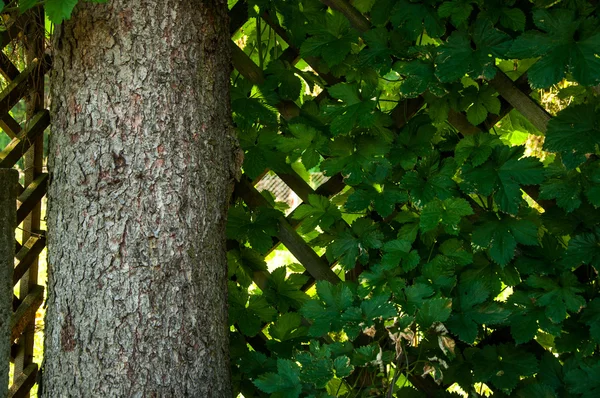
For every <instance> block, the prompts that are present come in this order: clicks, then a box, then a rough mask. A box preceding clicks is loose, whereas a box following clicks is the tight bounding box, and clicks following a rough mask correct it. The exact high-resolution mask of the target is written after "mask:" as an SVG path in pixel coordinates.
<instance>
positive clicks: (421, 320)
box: [417, 297, 452, 330]
mask: <svg viewBox="0 0 600 398" xmlns="http://www.w3.org/2000/svg"><path fill="white" fill-rule="evenodd" d="M451 312H452V300H450V299H446V298H441V297H437V298H432V299H428V300H425V302H424V303H423V305H422V306H421V309H420V310H419V312H417V323H418V324H419V326H421V328H422V329H421V330H427V329H428V328H429V327H430V326H431V325H432V324H433V323H434V322H446V320H447V319H448V317H450V313H451Z"/></svg>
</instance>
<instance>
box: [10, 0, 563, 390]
mask: <svg viewBox="0 0 600 398" xmlns="http://www.w3.org/2000/svg"><path fill="white" fill-rule="evenodd" d="M322 1H323V3H325V4H326V5H328V6H330V7H332V8H334V9H336V10H338V11H340V12H341V13H342V14H343V15H345V16H346V17H347V18H348V20H349V21H350V23H351V24H352V26H353V27H354V28H355V29H356V30H357V31H358V32H360V33H364V32H366V31H368V30H369V29H370V28H371V26H370V22H369V21H368V20H367V19H365V18H364V16H363V15H362V14H361V13H360V12H358V11H356V9H354V8H353V7H352V6H351V5H350V4H349V3H348V2H347V1H346V0H322ZM247 10H248V5H247V3H246V2H245V1H242V0H240V1H238V3H237V4H236V5H235V6H234V7H233V8H232V9H231V11H230V33H231V34H232V35H233V34H235V33H236V32H237V31H238V30H239V29H240V28H241V27H242V26H243V25H244V24H245V23H246V22H247V20H248V14H247ZM261 18H262V20H264V22H265V23H267V24H268V25H269V26H270V27H271V28H272V29H273V30H274V31H275V32H276V33H277V35H278V36H279V38H280V39H281V40H283V41H285V42H286V43H287V44H288V47H287V49H286V50H285V51H284V52H283V53H282V54H281V56H280V57H279V59H280V60H282V61H285V62H288V63H290V64H295V63H297V62H298V61H299V60H300V59H301V57H300V51H299V49H298V48H296V47H295V46H294V45H293V43H292V42H291V40H289V37H288V35H287V33H286V31H285V30H284V29H283V28H282V27H281V26H279V25H278V23H277V19H276V18H273V17H272V16H270V15H269V14H268V13H266V12H263V13H262V14H261ZM43 22H44V19H43V14H42V11H41V9H37V10H35V11H34V12H29V13H27V14H25V15H23V16H19V17H15V18H13V19H11V20H10V21H9V23H8V24H7V25H8V29H7V30H6V31H4V32H3V33H2V34H0V46H2V47H3V48H4V47H5V46H7V45H8V44H10V43H16V41H17V40H18V41H19V43H20V45H23V46H24V47H25V48H26V54H27V57H26V58H27V62H26V68H24V69H23V70H22V71H20V70H19V69H18V68H17V67H16V66H15V65H14V64H13V63H12V62H11V60H10V59H9V57H8V56H7V55H6V54H4V53H0V73H1V74H2V75H3V76H4V78H5V79H6V81H8V82H9V84H8V86H7V87H6V88H5V89H4V90H3V91H2V93H0V128H2V130H3V133H0V134H8V135H9V136H10V137H11V138H12V141H11V142H10V144H9V145H8V146H7V147H6V148H0V149H2V152H0V168H12V167H13V166H14V165H15V164H17V162H18V161H19V160H20V159H24V179H23V183H22V185H19V186H18V206H19V207H18V209H17V216H16V218H17V223H22V244H19V243H18V242H15V248H16V249H15V253H16V256H15V258H16V261H15V267H14V269H13V275H14V276H13V286H16V285H18V286H19V297H16V296H15V297H14V303H13V309H14V313H13V316H12V320H11V328H12V332H11V343H12V348H11V361H12V362H13V363H14V382H13V384H12V386H11V387H10V390H9V396H14V397H24V396H28V394H29V391H30V389H31V387H32V386H33V385H34V383H35V380H36V375H37V365H36V364H35V363H33V338H34V323H35V313H36V310H37V309H38V307H39V306H40V304H41V303H42V300H43V288H42V287H41V286H39V285H38V280H37V278H38V270H37V257H38V255H39V254H40V253H41V251H42V250H43V249H44V247H45V242H46V241H45V232H44V231H41V230H40V208H41V207H40V201H41V199H42V197H43V196H44V195H45V193H46V185H47V181H48V174H47V173H45V172H44V171H43V132H44V130H45V129H46V127H47V126H48V125H49V122H50V118H49V114H48V111H47V110H45V109H44V104H43V97H44V95H43V94H44V74H45V73H46V72H47V70H48V69H49V67H50V61H49V59H48V58H47V57H46V56H45V55H44V37H45V32H44V23H43ZM231 50H232V61H233V64H234V67H235V69H236V70H237V71H238V72H239V73H240V74H241V75H242V76H244V77H245V78H246V79H247V80H248V81H250V82H252V83H254V84H256V85H259V84H261V83H263V82H264V80H265V78H264V76H263V71H262V69H261V68H260V67H259V66H258V65H256V64H255V63H254V62H253V61H252V60H251V59H250V57H249V56H248V55H246V54H245V53H244V51H243V50H242V49H240V48H239V47H238V46H237V45H235V43H234V42H233V41H232V42H231ZM304 61H306V62H307V63H308V64H309V65H310V66H311V67H312V69H313V70H314V71H315V72H316V73H317V74H319V76H320V77H321V78H322V79H323V80H324V81H325V82H327V84H330V85H333V84H336V83H338V80H337V79H336V78H335V77H333V76H331V75H329V74H327V73H323V71H322V70H320V68H319V66H318V63H317V62H315V60H314V59H310V58H307V59H304ZM489 83H490V86H492V87H493V88H494V89H495V90H496V91H497V92H498V93H499V96H500V99H501V103H502V108H501V112H500V113H499V115H490V116H489V117H488V118H487V120H486V121H485V122H484V123H482V125H480V126H473V125H472V124H470V123H469V122H468V120H467V118H466V116H465V115H464V114H462V113H458V112H454V111H450V115H449V122H450V123H451V124H452V125H453V126H454V127H455V128H456V129H457V130H458V131H459V132H460V133H461V134H463V135H470V134H474V133H477V132H478V131H480V130H482V129H485V130H489V129H490V128H491V127H492V126H494V125H495V124H496V123H497V122H498V121H500V120H501V119H502V118H503V117H504V116H505V115H507V114H508V112H510V111H511V110H512V109H516V110H517V111H519V112H520V113H521V114H522V115H523V116H524V117H526V118H527V119H528V120H529V121H530V122H531V123H532V124H533V125H534V126H535V127H536V128H537V129H539V130H540V131H541V132H545V131H546V125H547V123H548V121H549V120H550V118H551V116H550V115H549V114H548V112H546V111H545V110H544V109H543V108H542V107H541V106H540V105H539V104H537V103H536V102H535V101H534V100H533V99H532V98H531V97H530V96H529V94H530V92H531V89H530V88H529V85H528V84H527V79H526V77H525V76H522V77H521V78H519V79H518V80H516V81H512V80H511V79H510V78H509V77H507V76H506V75H505V74H504V73H502V72H501V71H499V70H498V71H497V73H496V77H495V78H494V79H493V80H491V81H490V82H489ZM325 95H326V93H325V92H324V93H323V94H322V96H323V97H324V96H325ZM22 99H24V100H25V103H26V107H27V122H26V123H25V124H24V126H20V125H19V123H18V122H17V121H15V120H14V119H13V118H12V117H11V115H10V114H9V112H10V110H11V109H12V108H13V107H14V106H15V105H16V104H17V103H18V102H19V101H21V100H22ZM423 104H424V100H423V99H422V98H416V99H409V100H405V101H401V102H400V103H399V104H398V106H397V107H396V108H395V109H394V111H392V117H393V119H394V124H395V126H394V127H393V128H394V129H396V130H399V129H401V128H402V127H403V126H404V125H405V124H406V123H407V121H408V120H409V119H410V118H411V117H412V116H413V115H414V114H415V113H416V112H417V111H418V110H419V109H420V108H421V107H422V106H423ZM277 109H278V111H279V112H280V114H281V117H283V118H284V119H291V118H293V117H295V116H297V115H299V114H300V113H301V110H300V108H299V107H298V106H297V105H296V104H295V103H294V102H291V101H282V102H281V103H280V104H278V105H277ZM277 175H278V177H279V178H280V179H281V180H282V181H283V182H284V183H285V184H286V185H287V186H288V187H289V188H290V189H291V190H293V191H294V192H295V193H296V194H297V195H298V197H299V198H300V199H301V200H302V201H305V202H306V201H308V196H309V195H311V194H315V193H316V194H318V195H323V196H326V197H332V196H334V195H336V194H338V193H339V192H341V191H342V190H343V189H344V188H345V187H346V185H345V184H344V181H343V177H342V176H341V175H339V174H338V175H336V176H333V177H332V178H330V179H329V180H328V181H326V182H325V183H323V184H322V185H320V186H319V187H318V188H317V189H313V188H311V186H310V185H309V184H308V183H307V182H306V181H305V180H304V179H303V178H302V177H300V176H299V175H298V174H296V173H294V172H293V171H288V172H286V173H277ZM256 183H257V181H250V180H249V179H248V178H243V179H242V181H241V182H240V183H239V184H238V185H237V186H236V190H235V192H236V195H238V196H239V197H241V198H242V199H243V200H244V202H245V203H246V204H247V205H248V206H249V207H250V208H256V207H259V206H266V207H269V206H270V204H269V203H268V202H267V201H266V200H265V199H264V198H263V196H262V195H261V194H260V193H259V192H258V191H257V190H256V188H255V187H254V185H255V184H256ZM527 189H528V192H527V193H528V194H529V195H530V196H531V197H532V198H533V199H537V194H538V193H537V192H536V191H535V189H536V187H534V186H528V187H527ZM541 204H542V206H543V207H548V206H553V205H554V202H553V201H544V202H542V203H541ZM297 224H298V223H297V221H295V220H294V219H293V218H292V215H289V216H288V217H283V216H282V217H280V218H279V232H278V235H277V238H278V241H274V242H273V249H275V248H276V247H277V246H278V245H279V244H283V245H284V246H285V247H286V248H287V249H288V250H289V251H290V252H291V253H292V254H293V255H294V256H295V257H296V259H297V260H298V261H299V262H300V263H301V264H302V265H303V266H304V268H305V269H306V274H307V275H308V276H309V277H310V280H309V282H308V283H307V284H306V285H305V287H304V289H305V290H307V289H308V288H309V287H310V286H311V285H312V284H313V283H314V282H315V281H316V280H326V281H329V282H331V283H337V282H339V281H340V280H341V279H340V277H339V276H338V275H337V274H336V273H335V272H334V271H333V270H332V268H333V266H334V265H335V264H333V263H330V262H329V261H328V260H327V259H326V258H325V256H319V255H318V254H317V253H316V252H315V251H314V250H313V248H312V247H310V246H309V244H308V243H307V242H306V241H305V240H304V239H303V238H302V237H301V236H300V235H299V234H298V233H297V232H296V230H295V227H296V226H297ZM19 231H21V230H19ZM0 264H1V262H0ZM359 272H360V270H355V271H353V272H351V273H349V274H347V275H345V276H344V277H345V278H346V279H357V278H358V275H359ZM253 280H254V282H255V283H256V284H257V286H259V287H260V288H265V284H266V281H267V275H266V272H265V271H260V272H255V274H254V276H253ZM266 339H267V337H266V336H265V335H264V334H259V335H258V336H257V337H254V338H252V339H249V341H248V343H249V344H251V345H252V346H253V348H254V349H256V350H257V351H263V350H265V342H266ZM532 344H537V343H535V342H533V343H532ZM0 347H1V345H0ZM0 368H1V367H0ZM410 380H411V382H412V383H413V385H414V386H415V387H417V388H419V389H421V390H422V391H424V392H426V393H431V394H433V393H434V392H435V391H438V390H439V389H441V388H444V386H438V385H437V384H435V383H434V382H433V381H432V380H431V379H424V378H420V377H418V376H411V378H410ZM0 391H1V390H0Z"/></svg>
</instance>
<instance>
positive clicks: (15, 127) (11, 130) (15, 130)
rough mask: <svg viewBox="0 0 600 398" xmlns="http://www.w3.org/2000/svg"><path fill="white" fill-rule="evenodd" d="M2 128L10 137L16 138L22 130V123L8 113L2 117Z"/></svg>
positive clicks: (0, 122)
mask: <svg viewBox="0 0 600 398" xmlns="http://www.w3.org/2000/svg"><path fill="white" fill-rule="evenodd" d="M0 129H2V130H3V131H4V132H5V133H6V134H8V136H9V137H10V138H16V137H17V136H18V135H19V133H20V132H21V125H19V122H17V121H16V120H15V119H13V117H12V116H11V115H10V114H9V113H7V114H5V115H4V117H3V118H2V119H0Z"/></svg>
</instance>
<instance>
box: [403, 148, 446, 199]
mask: <svg viewBox="0 0 600 398" xmlns="http://www.w3.org/2000/svg"><path fill="white" fill-rule="evenodd" d="M455 172H456V163H455V162H454V159H452V158H447V159H444V160H443V161H442V162H441V163H440V161H439V153H437V152H436V153H433V154H431V155H430V156H428V157H425V158H423V159H422V160H421V161H420V162H419V164H418V166H417V170H416V171H410V172H408V173H406V174H405V175H404V177H403V178H402V181H401V183H400V187H401V188H403V189H407V190H409V192H410V198H411V200H412V201H413V203H414V204H415V205H416V206H418V207H421V206H423V205H424V204H425V203H427V202H430V201H431V200H433V198H435V197H437V198H439V199H442V200H444V199H447V198H450V197H452V196H454V193H455V190H456V183H455V182H454V180H453V179H452V177H453V176H454V173H455Z"/></svg>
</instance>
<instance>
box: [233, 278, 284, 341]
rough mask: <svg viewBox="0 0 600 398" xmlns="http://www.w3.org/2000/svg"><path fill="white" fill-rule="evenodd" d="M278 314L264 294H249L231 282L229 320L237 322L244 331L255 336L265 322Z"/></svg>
mask: <svg viewBox="0 0 600 398" xmlns="http://www.w3.org/2000/svg"><path fill="white" fill-rule="evenodd" d="M276 316H277V311H276V310H275V308H273V306H271V305H270V304H269V303H268V302H267V300H266V299H265V298H264V297H263V296H259V295H250V296H249V295H248V292H247V291H246V290H241V289H239V288H238V287H236V286H235V284H233V282H230V283H229V318H230V320H229V322H230V323H231V324H233V323H237V324H238V326H239V328H240V331H241V332H242V333H244V334H245V335H247V336H255V335H256V334H257V333H258V332H259V331H260V329H261V328H262V323H263V322H271V321H272V320H273V319H274V318H275V317H276Z"/></svg>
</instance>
